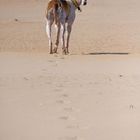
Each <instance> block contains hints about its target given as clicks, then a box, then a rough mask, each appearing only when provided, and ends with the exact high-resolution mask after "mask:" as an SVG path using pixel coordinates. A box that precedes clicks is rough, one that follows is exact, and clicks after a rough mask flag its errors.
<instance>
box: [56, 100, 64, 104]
mask: <svg viewBox="0 0 140 140" xmlns="http://www.w3.org/2000/svg"><path fill="white" fill-rule="evenodd" d="M56 103H58V104H64V101H63V100H57V101H56Z"/></svg>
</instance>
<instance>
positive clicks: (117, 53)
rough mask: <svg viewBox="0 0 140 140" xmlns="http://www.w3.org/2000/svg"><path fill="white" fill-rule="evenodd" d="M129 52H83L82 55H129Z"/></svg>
mask: <svg viewBox="0 0 140 140" xmlns="http://www.w3.org/2000/svg"><path fill="white" fill-rule="evenodd" d="M129 54H130V53H127V52H126V53H125V52H124V53H121V52H95V53H84V54H83V55H129Z"/></svg>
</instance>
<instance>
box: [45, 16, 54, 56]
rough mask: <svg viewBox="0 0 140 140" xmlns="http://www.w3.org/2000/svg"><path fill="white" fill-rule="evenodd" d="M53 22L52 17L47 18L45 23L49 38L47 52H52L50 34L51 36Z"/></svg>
mask: <svg viewBox="0 0 140 140" xmlns="http://www.w3.org/2000/svg"><path fill="white" fill-rule="evenodd" d="M52 24H53V19H47V24H46V33H47V35H48V39H49V53H50V54H52V53H53V49H52V36H51V27H52Z"/></svg>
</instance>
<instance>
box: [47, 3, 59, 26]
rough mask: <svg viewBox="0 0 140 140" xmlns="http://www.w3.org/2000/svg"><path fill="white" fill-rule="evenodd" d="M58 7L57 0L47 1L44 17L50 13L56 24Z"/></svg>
mask: <svg viewBox="0 0 140 140" xmlns="http://www.w3.org/2000/svg"><path fill="white" fill-rule="evenodd" d="M58 8H59V2H58V0H51V1H50V2H49V3H48V7H47V12H46V18H47V19H48V18H49V17H50V16H51V15H53V17H54V22H55V24H57V21H58Z"/></svg>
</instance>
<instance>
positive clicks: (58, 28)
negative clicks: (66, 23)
mask: <svg viewBox="0 0 140 140" xmlns="http://www.w3.org/2000/svg"><path fill="white" fill-rule="evenodd" d="M55 27H56V42H55V47H54V49H53V53H57V49H58V45H59V36H60V23H57V24H56V25H55Z"/></svg>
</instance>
